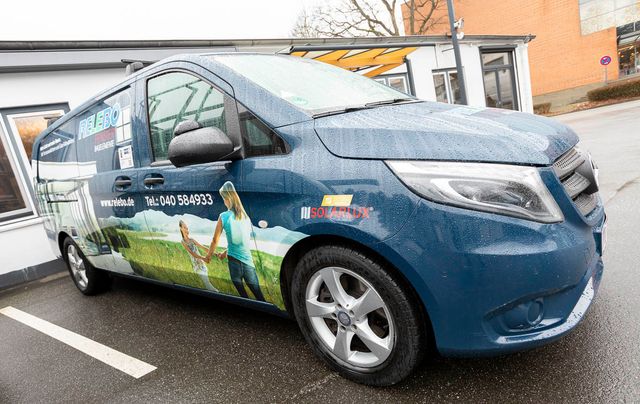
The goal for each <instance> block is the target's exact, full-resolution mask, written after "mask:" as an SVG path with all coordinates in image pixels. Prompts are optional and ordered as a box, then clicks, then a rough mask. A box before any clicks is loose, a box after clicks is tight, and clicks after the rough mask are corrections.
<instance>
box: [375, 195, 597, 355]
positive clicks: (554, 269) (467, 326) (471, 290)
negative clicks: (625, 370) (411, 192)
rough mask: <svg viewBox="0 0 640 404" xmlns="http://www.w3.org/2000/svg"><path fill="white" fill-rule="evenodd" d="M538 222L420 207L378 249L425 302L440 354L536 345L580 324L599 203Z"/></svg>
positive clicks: (592, 284)
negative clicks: (585, 213) (584, 211)
mask: <svg viewBox="0 0 640 404" xmlns="http://www.w3.org/2000/svg"><path fill="white" fill-rule="evenodd" d="M565 218H566V220H565V221H563V222H562V223H555V224H542V223H535V222H530V221H526V220H521V219H514V218H509V217H505V216H498V215H492V214H489V213H483V212H473V211H469V210H464V209H459V208H455V207H449V206H443V205H438V204H434V203H430V202H427V201H421V202H420V205H419V207H418V209H417V211H416V213H415V215H414V217H413V218H412V219H411V220H410V221H409V223H407V224H406V226H405V227H404V228H403V229H402V230H401V231H400V232H399V233H398V234H396V235H395V236H394V237H392V238H391V239H388V240H386V241H384V242H382V243H380V244H379V245H377V246H376V247H375V248H376V249H378V251H380V252H381V253H383V255H385V256H386V257H387V258H388V259H389V260H391V261H392V263H393V264H394V265H396V267H397V268H400V269H401V271H402V272H403V273H404V275H405V276H406V277H407V278H408V280H409V282H410V283H411V284H412V285H413V286H414V287H415V289H416V291H417V292H418V294H419V296H420V297H421V298H422V301H423V303H424V306H425V308H426V310H427V312H428V315H429V318H430V320H431V325H432V327H433V333H434V336H435V342H436V346H437V348H438V350H439V351H440V353H442V354H443V355H446V356H478V355H492V354H502V353H506V352H511V351H518V350H523V349H528V348H532V347H535V346H539V345H542V344H544V343H546V342H549V341H552V340H554V339H556V338H558V337H560V336H561V335H563V334H565V333H566V332H568V331H569V330H571V329H572V328H573V327H575V326H576V324H577V323H578V322H579V321H580V320H581V319H582V318H583V316H584V314H585V312H586V310H587V308H588V307H589V306H590V304H591V302H592V301H593V299H594V297H595V294H596V292H597V289H598V286H599V284H600V280H601V278H602V272H603V262H602V259H601V255H602V245H601V244H602V235H601V234H602V228H603V227H604V223H605V217H604V210H603V209H602V207H601V206H600V207H599V208H598V209H597V210H596V211H594V212H593V214H592V215H590V217H589V218H579V217H578V216H576V215H571V214H569V215H567V214H566V213H565Z"/></svg>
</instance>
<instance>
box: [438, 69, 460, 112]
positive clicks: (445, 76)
mask: <svg viewBox="0 0 640 404" xmlns="http://www.w3.org/2000/svg"><path fill="white" fill-rule="evenodd" d="M433 85H434V86H435V89H436V101H438V102H446V103H449V104H461V103H462V101H461V100H460V85H459V84H458V72H457V71H456V70H454V69H449V70H439V71H436V72H434V73H433Z"/></svg>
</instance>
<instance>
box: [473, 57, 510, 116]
mask: <svg viewBox="0 0 640 404" xmlns="http://www.w3.org/2000/svg"><path fill="white" fill-rule="evenodd" d="M482 73H483V76H484V92H485V100H486V104H487V107H494V108H504V109H513V110H519V105H518V104H519V103H518V93H517V90H516V80H515V71H514V67H513V52H512V51H498V52H496V51H491V52H487V51H482Z"/></svg>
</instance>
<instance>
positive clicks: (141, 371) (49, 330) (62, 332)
mask: <svg viewBox="0 0 640 404" xmlns="http://www.w3.org/2000/svg"><path fill="white" fill-rule="evenodd" d="M0 314H4V315H5V316H7V317H10V318H12V319H14V320H16V321H19V322H21V323H22V324H25V325H28V326H29V327H31V328H33V329H35V330H38V331H40V332H41V333H43V334H46V335H48V336H50V337H52V338H55V339H57V340H58V341H60V342H63V343H65V344H67V345H69V346H70V347H73V348H75V349H77V350H78V351H80V352H84V353H86V354H87V355H89V356H92V357H94V358H96V359H97V360H99V361H101V362H104V363H106V364H107V365H109V366H112V367H114V368H116V369H118V370H120V371H122V372H124V373H126V374H128V375H130V376H133V377H135V378H136V379H138V378H140V377H142V376H144V375H146V374H147V373H150V372H153V371H154V370H156V369H157V368H156V367H155V366H152V365H149V364H148V363H145V362H143V361H141V360H138V359H136V358H132V357H131V356H129V355H126V354H123V353H122V352H118V351H116V350H115V349H112V348H109V347H108V346H106V345H102V344H100V343H98V342H95V341H93V340H90V339H89V338H86V337H83V336H82V335H79V334H76V333H74V332H71V331H69V330H67V329H64V328H62V327H58V326H57V325H55V324H51V323H50V322H48V321H45V320H42V319H40V318H38V317H36V316H32V315H31V314H29V313H25V312H24V311H21V310H18V309H16V308H14V307H11V306H7V307H5V308H4V309H0Z"/></svg>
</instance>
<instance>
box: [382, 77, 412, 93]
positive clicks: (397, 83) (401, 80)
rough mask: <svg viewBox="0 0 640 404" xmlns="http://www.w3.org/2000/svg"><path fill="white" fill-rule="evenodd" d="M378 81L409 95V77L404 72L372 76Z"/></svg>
mask: <svg viewBox="0 0 640 404" xmlns="http://www.w3.org/2000/svg"><path fill="white" fill-rule="evenodd" d="M373 79H374V80H375V81H377V82H378V83H382V84H384V85H385V86H388V87H391V88H393V89H396V90H398V91H401V92H403V93H405V94H409V95H411V89H410V88H409V79H408V77H407V74H406V73H402V74H381V75H379V76H376V77H374V78H373Z"/></svg>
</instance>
